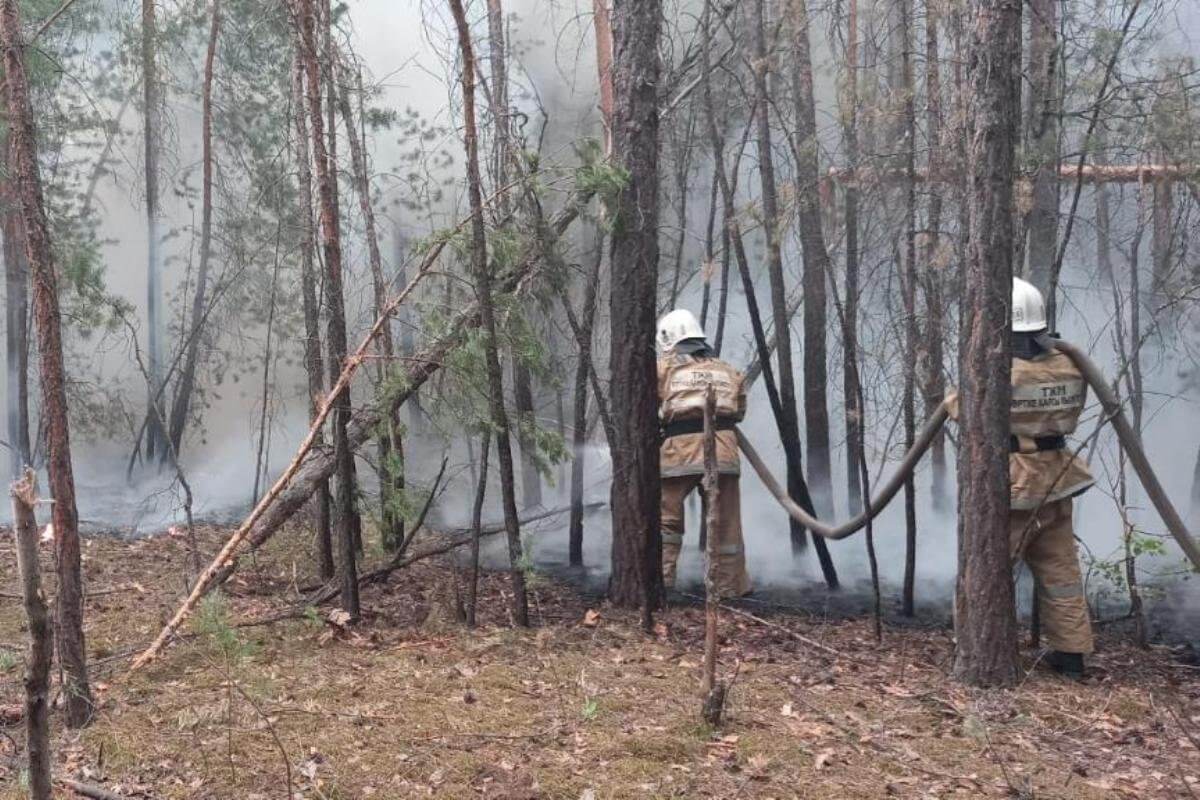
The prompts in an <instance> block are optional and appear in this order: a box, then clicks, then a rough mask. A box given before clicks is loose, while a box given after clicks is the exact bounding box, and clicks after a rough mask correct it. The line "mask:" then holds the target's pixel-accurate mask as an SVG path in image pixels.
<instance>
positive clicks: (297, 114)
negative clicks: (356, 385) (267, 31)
mask: <svg viewBox="0 0 1200 800" xmlns="http://www.w3.org/2000/svg"><path fill="white" fill-rule="evenodd" d="M293 39H294V50H295V52H294V53H293V56H292V114H293V119H294V125H295V143H296V173H297V176H298V195H299V207H300V282H301V286H300V290H301V296H302V299H303V303H304V369H305V372H306V373H307V375H308V418H309V421H310V422H311V421H312V420H314V419H316V416H317V411H318V408H319V407H320V404H321V400H322V398H324V396H325V374H324V369H325V368H324V359H323V358H322V357H321V309H320V305H319V304H318V301H317V282H318V280H320V276H319V275H318V274H317V270H316V268H315V266H314V256H315V252H314V251H315V249H316V232H315V230H314V228H313V207H312V166H311V165H312V160H311V158H310V156H309V139H308V122H307V121H306V120H305V116H304V66H303V62H302V53H303V45H302V42H301V39H300V34H299V31H298V30H297V31H296V33H295V35H294V37H293ZM316 444H317V445H322V444H324V436H322V435H321V433H320V432H318V433H317V438H316ZM316 502H317V537H316V541H317V561H318V565H319V568H320V573H321V578H322V580H330V579H332V578H333V574H334V571H335V569H336V566H335V564H334V557H333V535H332V532H331V530H330V520H329V516H330V508H329V504H330V497H329V481H328V480H324V481H321V483H320V485H319V486H318V487H317V490H316Z"/></svg>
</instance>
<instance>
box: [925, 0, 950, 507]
mask: <svg viewBox="0 0 1200 800" xmlns="http://www.w3.org/2000/svg"><path fill="white" fill-rule="evenodd" d="M939 24H940V11H939V0H926V2H925V120H926V129H927V131H928V137H929V158H928V160H927V163H926V168H927V169H928V171H929V173H930V174H935V173H936V172H937V171H938V170H940V168H941V163H942V158H941V152H942V79H941V72H940V70H941V67H940V62H939V55H938V25H939ZM928 219H929V223H928V225H927V226H926V227H927V228H928V231H927V232H926V236H925V247H924V253H923V255H922V261H924V267H925V271H924V275H925V281H924V286H923V288H924V292H925V336H924V339H925V363H924V367H925V370H924V372H925V374H924V376H923V380H922V388H923V390H924V391H923V394H924V401H925V403H924V405H925V415H926V416H928V415H930V414H932V413H933V411H934V409H935V408H937V406H938V404H939V403H941V402H942V400H943V399H945V395H946V377H945V373H944V372H943V364H942V362H943V361H944V360H945V336H946V328H945V324H944V320H943V319H942V317H943V316H944V315H945V313H946V308H945V299H944V288H943V287H944V286H945V280H944V274H945V271H946V261H947V259H946V258H945V257H944V256H943V255H942V252H941V227H942V195H941V193H939V192H937V191H933V192H930V193H929V218H928ZM929 460H930V479H931V485H930V495H931V496H932V500H933V508H934V510H935V511H945V510H946V509H947V508H948V507H949V497H948V495H947V489H946V436H945V434H944V433H943V432H941V431H938V434H937V436H936V437H935V438H934V440H933V444H932V445H930V453H929Z"/></svg>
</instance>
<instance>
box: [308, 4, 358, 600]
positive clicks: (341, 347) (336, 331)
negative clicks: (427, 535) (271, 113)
mask: <svg viewBox="0 0 1200 800" xmlns="http://www.w3.org/2000/svg"><path fill="white" fill-rule="evenodd" d="M314 2H315V0H297V3H298V15H297V23H298V24H299V26H300V38H301V43H302V45H303V48H304V58H303V61H304V68H305V78H306V80H305V85H306V93H307V96H308V113H309V122H310V127H311V134H312V143H313V160H314V163H315V164H316V170H317V187H318V193H319V195H320V200H321V209H320V219H321V232H322V244H323V247H324V254H325V298H326V307H327V313H328V317H329V320H328V327H327V334H326V335H327V341H326V346H327V347H328V350H329V353H328V361H329V364H328V368H329V380H330V383H331V384H336V382H337V379H338V377H339V376H340V375H341V373H342V369H343V368H344V366H345V360H346V317H345V314H346V304H345V300H344V299H343V291H342V247H341V235H340V232H339V221H338V209H337V196H336V193H335V192H336V188H335V186H334V183H335V181H336V177H335V175H334V172H333V162H332V158H331V153H330V150H329V149H328V147H327V145H326V134H325V116H324V113H323V112H324V106H323V104H322V99H321V86H322V81H321V66H320V61H319V56H318V51H317V39H316V24H317V13H316V9H315V8H314V7H313V6H314ZM327 66H331V65H327ZM334 140H335V132H334V131H332V130H331V131H330V132H329V141H330V142H333V141H334ZM349 424H350V388H349V387H348V386H347V387H345V388H344V389H342V390H341V391H340V392H339V393H338V395H337V397H336V398H335V406H334V412H333V448H334V460H335V461H336V463H337V494H336V497H335V500H334V513H335V516H336V521H337V525H336V531H337V540H338V553H339V557H340V562H341V563H340V565H339V566H340V568H341V573H342V574H341V582H342V597H341V603H342V609H343V610H344V611H346V613H348V614H349V615H350V618H351V620H357V619H358V617H359V614H360V608H359V598H358V564H357V551H356V547H355V539H354V523H353V519H352V517H353V515H354V510H353V509H354V463H353V462H354V451H353V450H352V449H351V446H350V442H349V437H348V426H349Z"/></svg>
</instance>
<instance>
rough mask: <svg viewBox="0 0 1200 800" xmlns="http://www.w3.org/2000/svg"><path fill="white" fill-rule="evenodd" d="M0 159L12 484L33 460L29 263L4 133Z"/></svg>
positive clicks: (7, 416)
mask: <svg viewBox="0 0 1200 800" xmlns="http://www.w3.org/2000/svg"><path fill="white" fill-rule="evenodd" d="M2 91H3V90H2V89H0V92H2ZM6 104H7V102H6ZM0 156H2V157H3V158H4V159H5V164H6V168H5V170H4V175H3V176H0V233H2V235H3V237H4V243H3V247H4V250H3V256H4V300H5V306H4V313H5V316H4V358H5V361H4V363H5V376H6V383H5V386H6V389H5V393H6V395H5V422H6V424H5V432H6V434H7V438H8V446H9V451H8V452H9V459H10V461H9V463H10V466H11V473H10V474H11V475H12V477H13V479H14V480H16V479H17V478H18V477H20V475H21V471H22V470H23V469H24V468H25V467H26V466H28V465H29V464H30V463H31V460H32V458H33V453H32V451H31V450H30V446H29V263H28V260H27V259H26V257H25V229H24V223H23V222H22V221H21V200H20V198H19V197H18V196H17V191H16V188H17V187H16V184H15V181H14V180H13V178H12V177H11V176H12V175H13V172H14V171H13V163H14V162H13V159H12V148H11V143H10V140H9V135H8V132H7V129H6V130H5V131H4V133H3V134H2V135H0Z"/></svg>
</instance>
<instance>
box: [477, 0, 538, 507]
mask: <svg viewBox="0 0 1200 800" xmlns="http://www.w3.org/2000/svg"><path fill="white" fill-rule="evenodd" d="M487 8H488V14H487V22H488V47H489V58H488V60H489V62H490V67H491V76H492V85H491V100H492V106H493V108H492V117H493V124H494V127H495V136H496V153H495V159H494V160H495V170H496V185H497V186H500V187H504V186H506V185H507V184H508V174H509V167H510V165H512V162H513V159H514V158H515V152H514V147H515V145H514V143H513V141H512V125H511V120H510V117H511V115H512V110H511V107H510V102H509V94H508V58H507V45H506V43H505V35H504V6H503V3H502V2H501V0H487ZM499 207H500V216H501V217H506V216H507V215H508V211H509V207H510V200H509V195H508V192H507V191H504V190H503V189H501V193H500V198H499ZM530 310H532V309H530ZM511 355H512V379H513V407H514V409H515V410H516V412H517V431H516V433H517V444H518V445H519V446H520V449H521V504H522V505H523V506H524V507H526V508H533V507H536V506H540V505H541V504H542V476H541V473H540V472H538V462H537V454H536V452H535V450H536V448H537V438H536V436H534V426H535V425H537V418H536V416H535V414H534V404H533V376H532V375H531V374H530V372H529V366H528V365H527V364H525V363H524V362H523V361H522V360H521V359H520V358H518V357H517V353H516V352H513V353H512V354H511Z"/></svg>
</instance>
